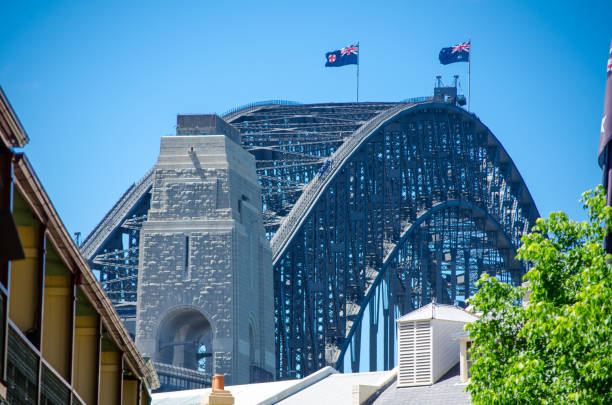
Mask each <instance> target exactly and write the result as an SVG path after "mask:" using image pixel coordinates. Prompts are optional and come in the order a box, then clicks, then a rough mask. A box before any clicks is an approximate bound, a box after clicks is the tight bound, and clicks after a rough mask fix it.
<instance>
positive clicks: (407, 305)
mask: <svg viewBox="0 0 612 405" xmlns="http://www.w3.org/2000/svg"><path fill="white" fill-rule="evenodd" d="M452 208H465V209H467V210H470V211H473V212H475V213H476V214H477V215H478V216H480V217H482V218H483V219H484V220H485V221H486V222H487V224H490V225H491V226H493V227H494V228H496V230H497V231H498V232H500V235H501V236H502V237H503V238H504V239H505V242H506V243H508V244H510V243H511V241H510V240H508V239H507V237H506V235H505V234H504V233H503V231H502V229H501V226H500V225H499V224H498V223H497V222H495V219H494V218H493V217H492V216H491V215H489V214H488V213H487V212H486V211H484V210H483V209H481V208H480V207H478V206H476V205H474V204H471V203H469V202H467V201H462V200H449V201H445V202H442V203H439V204H437V205H434V206H433V207H432V208H431V209H429V210H428V211H426V212H424V213H422V214H421V215H420V216H419V217H418V218H417V219H416V220H415V221H414V223H411V224H410V225H409V226H408V229H406V230H405V231H404V232H403V233H402V236H401V237H400V240H399V241H398V242H397V244H396V245H395V246H394V247H393V249H392V250H391V252H389V254H388V255H387V256H386V257H385V259H384V260H383V265H382V269H381V271H380V272H379V273H378V275H377V276H376V279H375V280H374V283H373V285H372V288H370V290H369V291H368V293H367V294H366V296H365V298H364V300H363V304H362V305H361V308H360V310H359V313H358V314H357V316H356V320H355V326H356V327H353V328H351V330H350V331H349V333H348V335H347V337H346V339H345V341H344V344H343V346H342V348H341V351H340V355H339V357H338V361H337V362H336V364H335V367H336V369H343V368H344V364H343V362H344V361H345V359H344V356H345V354H346V352H347V350H348V349H349V347H350V346H351V342H352V339H353V336H354V335H355V333H360V332H361V330H363V328H364V327H368V328H370V331H369V333H370V336H374V334H373V333H372V332H373V329H376V331H377V329H378V324H377V323H375V322H373V320H374V319H373V318H375V317H374V316H372V315H370V319H369V321H370V322H369V324H368V325H363V324H362V323H363V320H364V313H365V311H366V309H367V308H370V309H371V308H372V307H371V305H373V303H372V301H373V300H374V299H376V298H379V297H377V295H380V294H384V293H386V294H387V297H385V298H386V299H387V302H390V301H393V300H394V298H395V297H394V296H392V295H391V294H390V291H389V289H386V290H385V291H381V290H382V289H381V288H380V287H381V283H382V282H383V280H385V278H386V277H387V279H386V282H387V284H389V278H390V277H389V276H391V275H390V274H388V273H389V272H390V270H389V267H392V266H391V265H392V264H393V261H394V260H397V258H398V253H399V252H400V250H401V249H402V248H405V247H406V243H407V242H408V240H409V238H410V237H411V236H413V234H414V233H415V231H417V230H418V229H419V226H421V225H422V224H423V223H424V222H425V221H427V220H428V219H430V218H431V217H432V216H433V215H435V214H437V213H439V212H440V211H443V210H448V209H452ZM464 276H465V273H464ZM478 277H480V274H478ZM506 281H509V280H506ZM514 281H515V282H516V281H517V280H514ZM464 285H467V286H468V288H469V284H466V283H464ZM465 295H469V294H466V293H464V297H465ZM451 301H452V300H451ZM411 304H412V305H411ZM397 305H398V308H397V309H398V311H397V312H398V314H404V313H406V312H408V311H409V310H412V309H414V308H418V307H419V306H421V305H419V304H415V303H411V302H397ZM386 309H387V311H388V309H389V308H388V306H387V308H386ZM372 312H374V311H372ZM389 321H391V319H388V320H386V322H385V325H384V335H385V337H384V338H383V342H385V343H386V344H385V345H384V347H383V350H382V353H380V354H382V356H383V359H382V363H383V368H385V369H390V368H392V367H393V361H394V349H395V345H394V344H393V338H394V333H395V325H394V323H393V322H389ZM377 346H378V339H373V338H371V339H370V342H369V355H370V359H369V360H370V364H377V363H378V355H379V353H378V350H377ZM359 350H360V348H359V347H358V348H356V350H353V351H352V352H351V357H352V359H351V368H352V371H358V370H359V358H360V353H359ZM373 357H374V358H376V360H375V361H372V358H373ZM369 368H370V370H371V371H375V370H376V367H373V366H370V367H369Z"/></svg>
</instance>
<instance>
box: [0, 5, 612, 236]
mask: <svg viewBox="0 0 612 405" xmlns="http://www.w3.org/2000/svg"><path fill="white" fill-rule="evenodd" d="M124 3H128V2H125V1H39V2H35V1H27V0H24V1H8V0H5V1H3V2H2V4H1V5H0V85H2V87H3V88H4V90H5V92H6V94H7V95H8V97H9V99H10V100H11V102H12V104H13V107H14V109H15V111H16V112H17V114H18V116H19V117H20V119H21V121H22V123H23V125H24V127H25V128H26V130H27V132H28V133H29V135H30V138H31V142H30V144H29V145H28V146H27V147H26V148H25V152H26V153H27V154H28V156H29V158H30V160H31V161H32V164H33V166H34V168H35V169H36V171H37V173H38V175H39V177H40V178H41V180H42V183H43V184H44V186H45V188H46V190H47V192H48V193H49V194H50V196H51V198H52V201H53V202H54V203H55V205H56V207H57V209H58V211H59V213H60V215H61V217H62V218H63V220H64V222H65V224H66V225H67V227H68V229H69V231H70V232H75V231H81V232H83V235H84V236H85V235H86V234H88V233H89V232H90V231H91V230H92V228H93V227H94V226H95V225H96V224H97V223H98V222H99V221H100V220H101V219H102V217H103V216H104V215H105V213H106V212H107V211H108V210H109V209H110V208H111V207H112V205H113V204H114V203H115V202H116V201H117V199H118V198H119V197H120V196H121V195H122V194H123V192H124V191H125V190H126V189H127V187H128V186H129V185H130V184H132V183H133V182H135V181H137V180H138V179H139V178H140V177H141V176H143V175H144V174H145V173H146V172H147V170H149V169H150V168H151V167H152V166H153V165H154V163H155V161H156V159H157V154H158V151H159V142H160V137H161V136H163V135H169V134H173V133H174V125H175V122H176V114H177V113H211V112H217V113H222V112H224V111H225V110H227V109H230V108H232V107H234V106H238V105H241V104H246V103H249V102H252V101H259V100H267V99H287V100H295V101H300V102H304V103H316V102H336V101H338V102H341V101H353V100H354V97H355V71H354V66H347V67H343V68H334V69H330V68H327V69H326V68H324V62H325V60H324V54H325V52H326V51H330V50H333V49H338V48H339V47H342V46H345V45H348V44H350V43H352V42H355V41H357V40H359V41H360V44H361V56H360V62H361V66H360V80H361V82H360V83H361V85H360V99H361V100H367V101H399V100H401V99H404V98H408V97H416V96H426V95H431V94H432V90H433V84H434V77H435V75H436V74H441V75H443V78H444V79H445V81H446V82H447V83H449V82H450V81H451V79H452V75H453V74H455V73H458V74H460V75H461V81H462V87H463V89H465V90H467V64H464V63H457V64H453V65H448V66H441V65H440V64H439V62H438V59H437V56H438V52H439V50H440V48H442V47H445V46H450V45H453V44H455V43H457V42H460V41H465V40H467V39H468V38H471V39H472V110H473V111H474V112H475V113H476V114H478V116H479V117H480V118H481V119H482V120H483V122H484V123H485V124H486V125H488V126H489V128H490V129H491V130H492V131H493V133H495V134H496V136H497V137H498V138H499V139H500V141H501V142H502V144H503V145H504V146H505V148H506V149H507V151H508V152H509V154H510V156H511V157H512V159H513V160H514V162H515V163H516V165H517V167H518V169H519V171H520V172H521V173H522V175H523V178H524V179H525V181H526V183H527V186H528V187H529V189H530V191H531V193H532V195H533V197H534V199H535V202H536V204H537V206H538V208H539V210H540V213H541V214H542V215H548V214H549V213H550V212H551V211H556V210H564V211H566V212H568V213H569V214H570V215H571V216H573V217H575V218H579V219H583V218H584V215H583V214H582V209H581V207H580V204H579V203H578V202H577V201H578V198H579V196H580V193H581V192H582V191H584V190H586V189H589V188H591V187H593V186H595V185H596V184H597V183H598V182H599V181H600V180H601V172H600V169H599V168H598V166H597V164H596V154H597V145H598V137H599V128H600V121H601V115H602V110H603V99H604V86H605V64H606V61H607V58H608V50H609V46H610V40H611V39H612V24H611V21H612V3H610V2H609V1H608V2H605V1H589V2H562V1H561V2H559V1H556V2H553V1H551V2H545V1H524V2H511V3H512V5H509V4H508V3H510V2H501V1H498V2H497V1H473V0H472V1H462V2H458V1H435V2H434V1H418V2H417V1H406V0H404V1H398V2H391V1H385V2H374V1H372V2H368V3H360V2H344V3H340V2H331V1H322V2H319V1H308V2H291V1H282V2H265V1H258V2H253V1H249V2H244V3H241V2H240V1H233V2H230V1H215V2H213V1H209V2H204V1H173V2H170V1H163V2H162V1H147V2H131V4H129V5H128V4H124ZM137 3H138V4H137Z"/></svg>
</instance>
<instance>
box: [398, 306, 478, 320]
mask: <svg viewBox="0 0 612 405" xmlns="http://www.w3.org/2000/svg"><path fill="white" fill-rule="evenodd" d="M426 319H440V320H443V321H454V322H465V323H470V322H474V321H475V320H476V319H478V317H477V316H476V315H474V314H472V313H471V312H468V311H466V310H465V309H462V308H459V307H455V306H452V305H444V304H434V303H430V304H427V305H425V306H422V307H421V308H419V309H416V310H414V311H412V312H409V313H407V314H406V315H404V316H402V317H401V318H399V319H396V321H395V322H412V321H423V320H426Z"/></svg>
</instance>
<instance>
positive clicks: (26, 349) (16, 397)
mask: <svg viewBox="0 0 612 405" xmlns="http://www.w3.org/2000/svg"><path fill="white" fill-rule="evenodd" d="M7 360H8V361H7V377H6V379H7V385H8V397H7V401H8V403H9V404H11V405H21V404H23V405H31V404H35V403H37V402H38V395H39V391H40V398H41V402H40V403H42V404H45V405H85V402H84V401H83V400H82V399H81V398H80V397H79V396H78V394H77V393H76V392H75V391H74V390H73V389H72V387H71V386H70V384H68V383H67V382H66V380H64V379H63V378H62V377H61V376H60V375H59V374H58V373H57V372H56V371H55V370H54V369H53V367H51V365H50V364H49V363H47V362H46V361H45V360H44V359H42V358H41V356H40V352H39V351H38V349H36V348H35V347H34V346H33V345H32V344H31V343H30V341H29V340H28V339H27V338H26V337H25V336H24V335H23V334H22V333H21V331H20V330H19V329H18V328H17V327H16V326H15V325H14V324H13V323H12V322H10V321H9V330H8V359H7Z"/></svg>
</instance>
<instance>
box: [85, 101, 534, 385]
mask: <svg viewBox="0 0 612 405" xmlns="http://www.w3.org/2000/svg"><path fill="white" fill-rule="evenodd" d="M224 118H225V119H226V120H227V121H228V122H230V123H232V124H233V125H234V126H235V127H236V128H237V129H238V130H239V131H240V133H241V141H242V146H243V147H244V148H245V149H247V150H249V151H250V152H251V153H252V154H253V155H254V156H255V157H256V168H257V174H258V177H259V182H260V185H261V187H262V200H263V201H262V205H263V216H264V224H265V227H266V231H267V232H268V237H269V238H270V239H271V246H272V249H273V255H274V274H275V281H274V283H275V286H274V288H275V318H276V340H277V374H278V377H280V378H285V377H293V376H304V375H307V374H309V373H310V372H312V371H315V370H317V369H318V368H320V367H322V366H325V365H336V366H337V367H340V368H342V366H343V365H344V364H350V367H351V368H352V369H354V370H356V369H359V368H360V356H359V351H358V350H357V347H358V346H359V344H357V343H359V341H360V340H361V336H362V335H363V336H364V339H365V337H366V336H367V335H369V339H370V346H372V347H375V346H376V344H377V342H376V341H375V339H373V338H372V336H373V331H378V333H379V334H380V335H382V334H384V335H385V336H384V338H383V339H382V340H383V341H384V344H383V346H384V348H383V349H381V350H380V351H381V352H382V353H383V356H382V357H384V359H382V361H381V359H380V358H374V357H373V356H374V355H375V354H377V350H370V356H369V360H368V361H369V368H370V369H376V368H379V369H380V368H390V367H392V365H393V364H392V362H393V352H392V350H393V333H394V327H393V320H394V317H395V316H397V315H398V314H400V313H402V312H405V311H407V310H409V309H410V308H411V307H414V306H416V305H420V304H426V303H427V302H428V300H430V299H431V297H432V296H436V297H437V298H438V300H439V302H449V303H453V302H452V298H453V297H454V299H455V300H456V301H457V303H458V304H459V305H464V299H465V298H466V296H467V295H469V294H470V293H472V292H473V291H474V286H473V280H474V279H475V278H477V277H478V276H479V274H480V273H481V272H482V271H487V272H490V273H494V274H497V275H500V276H502V278H505V279H507V281H509V282H512V283H516V282H517V281H518V280H519V279H520V276H521V275H522V274H523V272H524V268H523V267H522V265H521V264H520V263H518V262H516V261H515V260H514V259H513V256H514V254H515V251H516V248H517V247H518V244H519V240H520V237H521V236H522V235H523V234H524V233H525V232H526V231H527V230H528V229H529V228H530V227H531V225H532V224H533V223H534V221H535V218H537V217H538V212H537V209H536V207H535V204H534V203H533V200H532V198H531V196H530V194H529V191H528V190H527V188H526V186H525V184H524V182H523V180H522V178H521V176H520V174H519V172H518V170H517V169H516V167H515V166H514V163H513V162H512V160H511V159H510V157H509V156H508V154H507V153H506V151H505V150H504V148H503V146H502V145H501V144H500V143H499V141H498V140H497V139H496V138H495V137H494V136H493V134H492V133H491V131H490V130H489V129H488V128H487V127H486V126H485V125H483V124H482V123H481V122H480V120H479V119H478V118H477V117H476V116H475V115H474V114H470V113H467V112H466V111H464V110H462V109H460V108H458V107H455V106H452V105H447V104H436V103H433V102H420V103H335V104H293V103H275V104H267V105H259V104H253V105H250V106H248V107H247V108H244V109H240V110H237V111H232V112H231V113H230V114H228V115H227V116H225V117H224ZM152 178H153V176H152V175H151V173H148V174H147V175H145V176H144V177H143V178H142V179H141V180H140V181H139V182H138V183H136V184H134V185H133V186H132V187H130V188H129V189H128V190H127V191H126V193H125V194H124V195H123V196H122V197H121V199H120V200H119V201H118V202H117V204H115V206H114V207H113V208H112V209H111V210H110V212H109V213H108V214H107V215H106V216H105V218H104V219H103V220H102V221H101V222H100V224H99V225H98V226H97V227H96V228H95V229H94V231H93V232H92V233H91V234H90V235H89V236H88V238H87V239H86V241H85V242H84V244H83V246H82V247H81V249H82V251H83V254H84V256H85V257H86V258H87V259H88V260H89V262H90V264H91V266H92V269H93V270H94V271H95V272H96V273H97V274H98V275H99V279H100V280H101V281H102V283H103V288H104V289H105V291H106V292H107V293H108V295H109V297H110V298H111V300H112V301H113V303H114V304H115V305H116V306H117V308H118V309H120V310H122V311H124V313H126V314H127V316H128V317H129V316H134V315H135V313H134V312H133V311H134V310H135V302H136V300H137V295H136V291H137V286H136V279H137V273H138V254H139V252H138V246H139V232H138V228H139V221H141V219H143V218H144V217H145V216H146V214H147V211H148V209H149V192H150V188H151V184H152ZM454 201H461V202H460V203H457V205H454V204H455V203H454ZM485 214H486V215H485ZM417 221H420V222H418V225H417ZM408 229H411V231H410V232H408ZM446 235H448V237H447V236H446ZM442 236H443V237H444V238H442ZM442 240H444V241H445V243H442V242H441V241H442ZM449 241H450V242H449ZM351 244H352V245H351ZM466 252H467V253H466ZM447 259H448V260H447ZM332 260H333V263H332ZM424 268H427V269H429V270H430V274H433V275H434V276H435V277H433V278H432V279H433V280H435V281H440V282H438V283H437V284H436V283H433V284H431V285H430V284H423V283H429V282H430V280H429V279H427V278H424V275H423V274H424V273H423V269H424ZM453 269H454V270H453ZM417 270H418V271H417ZM453 272H454V273H453ZM417 273H418V274H417ZM453 274H454V275H453ZM392 276H393V277H392ZM439 276H440V277H442V279H441V280H440V279H439V278H438V277H439ZM461 276H463V285H461V284H458V280H459V277H461ZM466 276H467V278H469V280H467V282H466ZM449 277H450V278H449ZM453 277H454V280H455V282H454V284H453V281H452V279H453ZM398 280H399V281H398ZM449 286H450V287H449ZM466 286H467V290H466ZM414 291H418V292H419V294H414ZM453 291H454V293H453ZM466 291H467V292H466ZM407 293H410V294H412V297H417V296H418V299H416V298H415V299H414V300H413V301H409V300H407V299H406V297H407V296H408V295H407ZM130 311H132V312H130ZM130 314H131V315H130ZM381 317H382V318H381ZM381 319H382V322H383V323H384V326H383V327H382V328H379V327H378V322H379V320H381ZM380 340H381V339H379V341H380ZM378 343H380V342H378ZM349 352H350V353H351V355H352V359H351V361H348V360H347V361H346V362H343V356H344V354H345V353H349ZM361 357H363V356H361ZM361 360H362V363H363V364H367V361H366V360H364V359H361ZM364 362H365V363H364Z"/></svg>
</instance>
